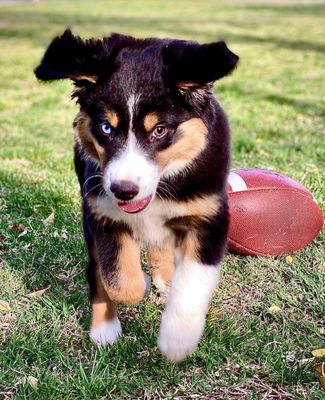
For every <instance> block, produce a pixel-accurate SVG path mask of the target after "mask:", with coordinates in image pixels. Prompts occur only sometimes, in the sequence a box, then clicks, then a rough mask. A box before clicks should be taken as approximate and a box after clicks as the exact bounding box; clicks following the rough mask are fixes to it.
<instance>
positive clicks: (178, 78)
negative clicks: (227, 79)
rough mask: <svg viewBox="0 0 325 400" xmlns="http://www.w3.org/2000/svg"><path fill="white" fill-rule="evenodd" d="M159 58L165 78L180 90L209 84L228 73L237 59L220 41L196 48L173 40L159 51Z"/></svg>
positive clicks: (190, 44)
mask: <svg viewBox="0 0 325 400" xmlns="http://www.w3.org/2000/svg"><path fill="white" fill-rule="evenodd" d="M162 57H163V62H164V65H165V72H164V73H165V78H166V79H167V80H168V81H169V82H171V83H173V84H176V85H177V86H178V88H179V89H180V90H182V89H183V90H184V89H186V88H191V87H193V88H197V87H204V86H206V85H208V84H211V83H212V82H214V81H215V80H217V79H220V78H222V77H224V76H226V75H228V74H229V73H230V72H232V71H233V69H234V68H235V66H236V64H237V62H238V60H239V57H238V56H236V54H234V53H233V52H232V51H230V50H229V49H228V47H227V45H226V43H225V42H222V41H221V42H216V43H210V44H202V45H200V44H198V43H195V42H188V41H184V40H174V41H172V42H170V43H168V44H166V45H165V47H164V48H163V49H162Z"/></svg>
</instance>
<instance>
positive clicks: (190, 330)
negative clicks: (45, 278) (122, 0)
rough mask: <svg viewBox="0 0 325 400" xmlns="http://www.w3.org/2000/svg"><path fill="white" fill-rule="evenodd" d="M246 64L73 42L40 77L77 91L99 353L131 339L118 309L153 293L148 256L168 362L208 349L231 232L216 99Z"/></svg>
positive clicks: (117, 40)
mask: <svg viewBox="0 0 325 400" xmlns="http://www.w3.org/2000/svg"><path fill="white" fill-rule="evenodd" d="M237 61H238V57H237V56H236V55H235V54H234V53H232V52H231V51H230V50H229V49H228V48H227V46H226V44H225V43H224V42H216V43H211V44H203V45H201V44H198V43H196V42H191V41H185V40H161V39H135V38H133V37H130V36H123V35H118V34H113V35H111V36H109V37H105V38H104V39H102V40H96V39H90V40H82V39H81V38H80V37H77V36H74V35H73V34H72V33H71V31H69V30H67V31H66V32H64V33H63V35H62V36H59V37H56V38H55V39H54V40H53V41H52V42H51V43H50V45H49V47H48V49H47V50H46V52H45V54H44V57H43V59H42V61H41V63H40V65H39V66H38V67H37V68H36V70H35V74H36V76H37V78H38V79H41V80H43V81H51V80H56V79H65V78H69V79H71V80H72V81H73V82H74V85H75V90H74V92H73V97H74V98H76V99H77V102H78V105H79V106H80V111H79V113H78V114H77V116H76V118H75V120H74V122H73V127H74V134H75V147H74V152H75V167H76V172H77V175H78V179H79V183H80V188H81V195H82V201H83V222H84V234H85V240H86V244H87V248H88V253H89V267H88V280H89V285H90V294H91V307H92V322H91V328H90V338H91V340H92V341H93V342H94V343H95V344H97V345H100V346H105V345H111V344H112V343H113V342H114V341H115V340H116V339H117V338H118V336H119V335H120V334H121V324H120V321H119V319H118V315H117V311H116V304H117V303H124V304H135V303H138V302H139V301H141V300H142V299H143V297H144V296H145V294H146V293H147V292H148V289H149V288H150V281H151V278H150V277H149V276H147V275H146V274H145V273H144V272H143V271H142V268H141V260H140V247H145V248H146V249H147V251H148V259H149V263H150V265H151V276H152V281H153V283H154V284H155V286H156V287H157V288H158V289H159V290H160V291H161V292H162V293H164V294H165V295H166V296H167V302H166V306H165V310H164V312H163V314H162V318H161V325H160V332H159V338H158V346H159V348H160V350H161V352H162V353H163V354H164V355H165V356H166V357H167V358H168V359H169V360H171V361H179V360H182V359H183V358H184V357H186V355H187V354H189V353H190V352H192V351H193V350H194V349H195V348H196V346H197V344H198V342H199V340H200V338H201V335H202V333H203V329H204V325H205V318H206V314H207V311H208V307H209V302H210V300H211V298H212V295H213V292H214V290H215V288H216V286H217V283H218V280H219V275H220V262H221V260H222V257H223V254H224V250H225V246H226V239H227V231H228V220H229V217H228V207H227V195H226V178H227V174H228V167H229V158H230V157H229V127H228V123H227V118H226V116H225V114H224V112H223V110H222V108H221V107H220V105H219V104H218V102H217V101H216V99H215V98H214V97H213V95H212V92H211V88H212V83H213V82H214V81H215V80H217V79H220V78H222V77H224V76H225V75H227V74H229V73H230V72H231V71H232V70H233V69H234V67H235V66H236V64H237Z"/></svg>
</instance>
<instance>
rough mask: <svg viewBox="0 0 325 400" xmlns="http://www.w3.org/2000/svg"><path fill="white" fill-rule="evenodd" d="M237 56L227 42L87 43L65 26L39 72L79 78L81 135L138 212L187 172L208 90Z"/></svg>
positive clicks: (202, 131) (202, 135)
mask: <svg viewBox="0 0 325 400" xmlns="http://www.w3.org/2000/svg"><path fill="white" fill-rule="evenodd" d="M237 61H238V57H237V56H236V55H235V54H233V53H232V52H231V51H230V50H229V49H228V48H227V46H226V45H225V43H224V42H216V43H211V44H204V45H200V44H198V43H196V42H189V41H182V40H159V39H143V40H141V39H134V38H132V37H129V36H123V35H117V34H113V35H111V36H110V37H107V38H104V39H103V40H94V39H91V40H86V41H84V40H82V39H81V38H80V37H76V36H74V35H73V34H72V33H71V32H70V31H69V30H67V31H65V32H64V34H63V35H62V36H59V37H56V38H55V39H54V40H53V41H52V42H51V43H50V45H49V47H48V49H47V50H46V52H45V54H44V57H43V59H42V61H41V64H40V65H39V66H38V67H37V68H36V69H35V74H36V76H37V78H39V79H41V80H44V81H51V80H56V79H65V78H69V79H71V80H72V81H74V84H75V90H74V92H73V97H76V98H77V101H78V103H79V105H80V113H79V114H78V115H77V117H76V119H75V121H74V128H75V134H76V140H77V141H78V143H79V144H80V145H81V147H82V149H83V151H84V154H85V155H86V156H88V157H89V158H91V159H92V160H93V161H94V162H96V163H97V164H98V165H99V166H100V168H101V171H102V173H103V186H104V189H105V191H106V192H107V194H108V196H110V197H111V199H112V201H113V202H115V203H116V205H118V206H119V207H120V208H121V209H123V210H124V211H126V212H137V211H141V210H142V209H144V208H145V207H146V206H147V205H148V204H149V202H150V200H151V199H152V198H153V197H154V195H155V192H156V189H157V186H158V183H159V181H160V179H162V178H163V177H169V178H170V177H172V176H175V175H177V174H179V173H180V172H184V170H187V169H188V168H189V166H190V165H191V163H192V162H193V161H194V160H195V158H196V157H197V156H198V155H199V154H200V153H201V152H202V150H203V149H204V147H205V145H206V136H207V133H208V129H207V126H206V124H205V123H204V122H203V120H202V118H201V117H202V115H203V114H204V113H205V112H206V110H207V109H208V108H209V104H210V103H209V101H210V100H209V99H210V98H211V94H210V92H209V89H210V87H211V84H212V82H213V81H215V80H217V79H220V78H222V77H223V76H225V75H227V74H228V73H230V72H231V71H232V70H233V69H234V67H235V65H236V64H237Z"/></svg>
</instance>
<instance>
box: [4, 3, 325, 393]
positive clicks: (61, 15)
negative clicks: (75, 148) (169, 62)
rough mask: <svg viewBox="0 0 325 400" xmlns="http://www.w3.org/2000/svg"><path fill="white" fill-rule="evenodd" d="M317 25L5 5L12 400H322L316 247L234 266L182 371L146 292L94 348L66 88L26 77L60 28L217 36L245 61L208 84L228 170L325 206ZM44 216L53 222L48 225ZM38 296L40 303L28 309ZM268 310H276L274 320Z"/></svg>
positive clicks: (200, 9) (144, 7)
mask: <svg viewBox="0 0 325 400" xmlns="http://www.w3.org/2000/svg"><path fill="white" fill-rule="evenodd" d="M324 16H325V6H324V5H312V4H309V5H296V6H295V5H282V6H281V5H272V4H265V5H259V4H250V5H244V4H242V3H240V4H234V3H229V2H223V3H222V2H217V1H208V0H203V1H185V0H180V1H177V2H174V1H171V0H165V1H164V2H151V1H146V0H141V1H136V2H133V3H131V2H127V1H98V0H96V1H92V2H86V1H78V2H76V1H60V2H54V1H53V2H52V1H49V2H46V1H41V2H38V3H33V4H31V3H28V4H19V5H18V4H17V5H8V6H0V46H1V58H0V92H1V95H0V234H1V235H2V236H0V242H1V244H0V249H1V253H0V281H1V288H0V300H5V301H7V302H8V303H9V305H10V307H11V309H10V310H7V311H3V312H1V311H0V312H1V314H0V326H1V332H2V333H1V344H0V348H1V352H0V388H1V389H0V393H2V395H3V397H4V398H5V399H7V398H8V399H26V398H28V399H47V400H48V399H100V398H107V399H111V398H112V399H130V398H131V399H136V398H146V399H157V398H163V399H165V398H174V397H175V396H179V397H181V396H190V395H193V396H194V395H201V396H202V398H204V396H208V395H211V397H212V398H215V399H219V398H220V399H227V398H229V399H232V398H239V397H238V396H240V395H242V397H241V398H245V399H261V398H263V396H266V394H267V393H269V394H270V393H273V395H274V393H277V396H278V397H273V398H278V399H281V398H283V399H284V398H286V399H303V398H304V399H308V400H309V399H320V398H322V396H324V395H323V393H324V392H322V391H321V389H320V385H319V382H318V380H317V377H316V375H315V374H314V372H313V365H312V363H313V360H312V359H311V354H310V351H311V350H313V349H315V348H318V347H323V346H324V335H325V333H324V329H325V319H324V315H325V296H324V293H325V287H324V280H325V279H324V278H325V266H324V259H325V249H324V235H321V236H320V237H318V238H317V240H315V241H314V242H313V243H312V244H311V245H309V246H308V247H307V248H305V249H304V250H302V251H300V252H299V253H297V254H294V255H292V258H293V261H292V263H288V262H287V261H286V259H285V257H284V256H283V257H279V258H257V259H255V258H249V257H246V258H245V257H235V256H230V255H229V256H227V257H226V259H225V263H224V270H223V280H222V283H221V287H220V290H218V292H217V293H216V296H215V298H214V301H213V305H212V308H211V311H210V314H209V317H208V323H207V328H206V331H205V335H204V339H203V341H202V343H201V345H200V347H199V349H198V350H197V352H196V353H194V354H193V356H191V357H189V358H188V360H186V361H184V362H183V363H181V364H180V365H171V364H168V363H167V362H166V361H164V360H163V359H162V357H161V356H160V354H159V352H158V350H157V347H156V336H157V331H158V325H159V317H160V313H161V310H162V306H161V305H158V306H157V305H156V304H155V303H157V299H156V297H155V295H154V294H152V295H151V298H150V299H149V300H150V301H146V302H143V303H142V304H140V305H139V306H137V307H130V308H127V307H121V310H120V311H121V316H122V320H123V329H124V337H123V338H122V339H121V340H120V341H119V342H118V343H117V344H116V345H115V346H114V347H113V348H112V349H111V350H105V349H95V348H94V347H93V346H92V345H91V344H90V342H89V340H88V338H87V329H88V324H89V318H90V314H89V309H88V292H87V285H86V280H85V276H84V270H85V265H86V252H85V248H84V244H83V239H82V229H81V215H80V200H79V193H78V187H77V180H76V178H75V175H74V171H73V166H72V134H71V122H72V119H73V116H74V115H75V113H76V106H75V105H74V104H73V103H72V102H71V101H70V99H69V93H70V90H71V84H70V83H69V82H59V83H54V84H52V85H46V84H39V83H38V82H37V81H36V79H35V78H34V76H33V73H32V71H33V68H34V67H35V66H36V64H37V63H38V61H39V59H40V57H41V55H42V53H43V51H44V49H45V46H46V45H47V44H48V42H49V40H50V39H51V38H52V37H53V36H54V35H56V34H58V33H61V32H62V31H63V30H64V29H65V27H66V26H70V27H71V28H72V29H73V31H74V32H76V33H77V34H80V35H81V36H83V37H88V36H103V35H107V34H109V33H110V32H112V31H117V32H122V33H126V34H132V35H136V36H140V37H145V36H159V37H176V38H188V39H195V40H199V41H201V42H203V41H212V40H215V39H220V38H222V39H225V40H226V41H227V42H228V44H229V46H230V48H231V49H232V50H233V51H234V52H236V53H237V54H239V55H240V57H241V62H240V65H239V67H238V69H237V70H236V71H235V72H234V74H233V75H232V76H231V77H229V78H227V79H224V80H223V81H221V82H220V83H217V84H216V86H215V92H216V95H217V97H218V98H219V99H220V101H221V103H222V104H223V106H224V108H225V109H226V111H227V113H228V115H229V120H230V123H231V127H232V132H233V166H234V167H261V168H272V169H274V170H276V171H279V172H282V173H284V174H286V175H289V176H291V177H292V178H294V179H296V180H298V181H300V182H302V183H303V184H305V186H307V187H308V189H309V190H310V191H312V193H313V194H314V195H315V196H316V198H317V200H318V201H319V203H320V204H321V205H322V206H323V207H324V204H325V197H324V193H325V190H324V187H325V182H324V170H325V150H324V148H325V146H324V136H325V135H324V134H325V130H324V110H325V100H324V99H325V98H324V92H325V78H324V68H325V56H324V54H325V53H324V50H325V45H324V30H323V25H324ZM52 212H54V215H55V220H54V224H53V225H49V226H44V224H43V222H42V221H43V220H44V219H45V218H47V217H48V216H49V215H50V214H51V213H52ZM15 224H22V225H23V227H24V229H23V230H22V231H17V230H15V229H13V228H12V227H13V225H15ZM42 288H47V290H46V292H45V293H44V294H43V295H41V296H40V297H35V298H33V297H32V298H30V297H26V294H28V293H33V292H35V291H37V290H39V289H42ZM272 305H276V306H278V307H279V308H280V310H281V312H279V313H277V314H272V313H271V312H269V311H268V310H269V307H270V306H272ZM29 376H32V377H34V378H36V379H37V384H36V385H34V386H33V385H32V384H31V383H29V382H31V380H30V379H29V380H28V377H29ZM272 391H273V392H272ZM145 396H146V397H145ZM235 396H237V397H235ZM244 396H245V397H244ZM274 396H275V395H274ZM290 396H291V397H290ZM183 398H186V397H183ZM264 398H268V397H264Z"/></svg>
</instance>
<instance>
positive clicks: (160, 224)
mask: <svg viewBox="0 0 325 400" xmlns="http://www.w3.org/2000/svg"><path fill="white" fill-rule="evenodd" d="M95 209H96V214H97V215H98V217H100V218H101V217H108V218H110V219H112V220H113V221H117V222H118V221H120V222H124V223H126V224H127V225H128V226H129V227H130V229H131V230H132V232H133V235H134V238H135V239H136V240H137V241H138V242H139V243H140V244H143V245H154V246H161V245H162V244H163V243H164V241H165V240H166V239H167V237H168V236H169V235H170V230H169V229H168V228H167V227H166V225H165V223H166V221H168V220H169V219H171V218H175V217H178V216H181V215H184V214H185V213H186V207H185V205H183V204H179V203H177V202H171V201H163V200H159V199H157V198H155V199H154V200H153V201H152V202H151V203H150V204H149V206H148V207H147V208H146V209H145V210H143V211H141V212H140V213H138V214H127V213H125V212H124V211H122V210H120V209H119V208H118V207H117V206H116V205H115V204H113V203H112V202H111V201H110V200H109V199H107V198H105V197H98V198H97V199H96V200H95Z"/></svg>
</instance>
